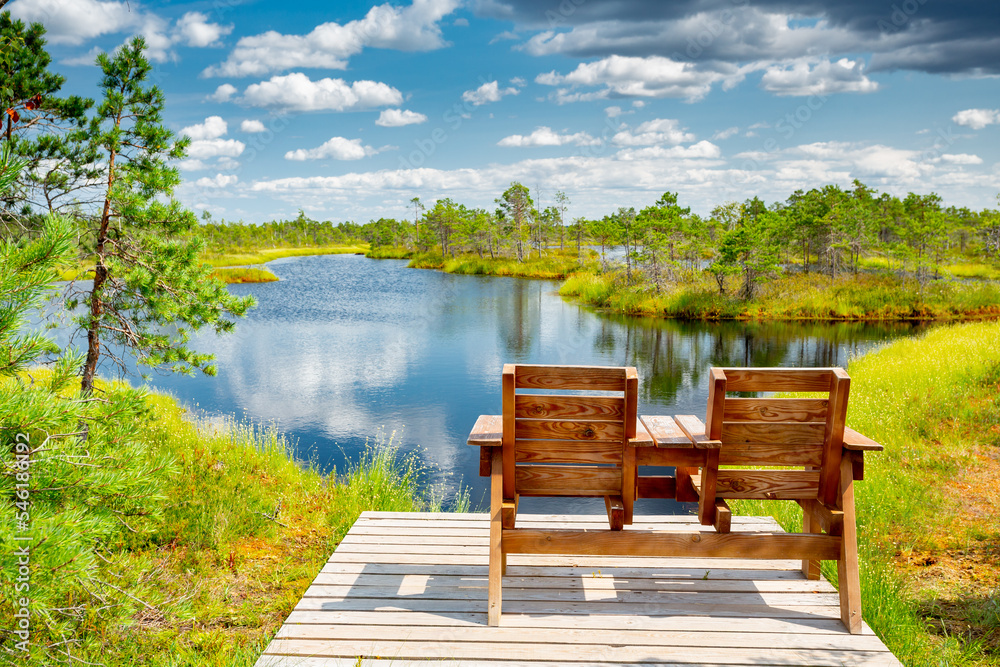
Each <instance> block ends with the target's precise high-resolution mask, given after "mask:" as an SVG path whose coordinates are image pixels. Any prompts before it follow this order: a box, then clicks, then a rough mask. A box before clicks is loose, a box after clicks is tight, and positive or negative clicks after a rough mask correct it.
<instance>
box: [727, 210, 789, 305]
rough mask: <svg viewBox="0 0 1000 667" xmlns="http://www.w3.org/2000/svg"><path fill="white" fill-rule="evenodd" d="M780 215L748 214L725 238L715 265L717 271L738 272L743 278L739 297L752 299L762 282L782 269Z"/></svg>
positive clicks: (762, 212) (764, 212)
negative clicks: (780, 263)
mask: <svg viewBox="0 0 1000 667" xmlns="http://www.w3.org/2000/svg"><path fill="white" fill-rule="evenodd" d="M780 225H781V217H780V216H779V215H778V214H776V213H772V212H770V211H760V212H759V213H758V214H757V215H746V216H744V219H743V220H742V221H741V222H740V223H739V224H737V226H736V227H735V228H734V229H731V230H729V231H728V232H726V233H725V235H724V236H723V237H722V243H721V244H720V245H719V257H718V259H716V264H717V265H718V266H719V268H718V269H716V271H717V272H718V273H723V272H725V273H729V272H732V273H736V274H738V275H739V276H740V277H741V278H742V280H743V284H742V286H741V287H740V291H739V298H740V299H742V300H743V301H751V300H752V299H753V298H754V297H755V296H756V295H757V293H758V291H759V289H760V286H761V284H762V283H764V282H767V281H768V280H771V279H772V278H774V277H775V276H776V275H777V274H778V273H779V272H780V267H779V266H778V251H779V238H780V237H779V233H780V228H781V227H780Z"/></svg>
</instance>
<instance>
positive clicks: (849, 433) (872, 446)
mask: <svg viewBox="0 0 1000 667" xmlns="http://www.w3.org/2000/svg"><path fill="white" fill-rule="evenodd" d="M844 449H850V450H852V451H861V452H881V451H882V450H883V449H885V447H883V446H882V445H880V444H878V443H877V442H875V441H874V440H872V439H871V438H869V437H867V436H864V435H861V434H860V433H858V432H857V431H855V430H854V429H853V428H851V427H849V426H845V427H844Z"/></svg>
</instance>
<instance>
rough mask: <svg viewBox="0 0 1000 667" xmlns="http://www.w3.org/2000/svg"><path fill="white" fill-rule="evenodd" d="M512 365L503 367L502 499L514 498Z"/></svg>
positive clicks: (501, 389)
mask: <svg viewBox="0 0 1000 667" xmlns="http://www.w3.org/2000/svg"><path fill="white" fill-rule="evenodd" d="M514 369H515V366H514V364H504V365H503V375H502V376H501V388H500V393H501V398H502V403H503V408H502V411H503V497H504V498H513V497H514V467H515V461H514V438H515V436H514V421H515V417H514V396H515V394H514Z"/></svg>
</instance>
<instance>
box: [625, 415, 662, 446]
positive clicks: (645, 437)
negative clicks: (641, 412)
mask: <svg viewBox="0 0 1000 667" xmlns="http://www.w3.org/2000/svg"><path fill="white" fill-rule="evenodd" d="M628 444H629V445H631V446H632V447H653V446H654V445H655V444H656V442H655V441H654V440H653V436H652V435H651V434H650V432H649V430H648V429H647V428H646V425H645V424H644V423H643V421H642V418H640V417H636V420H635V437H634V438H629V441H628Z"/></svg>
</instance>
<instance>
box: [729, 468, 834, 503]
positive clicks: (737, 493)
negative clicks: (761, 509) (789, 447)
mask: <svg viewBox="0 0 1000 667" xmlns="http://www.w3.org/2000/svg"><path fill="white" fill-rule="evenodd" d="M818 488H819V472H816V471H812V470H720V471H719V476H718V480H717V482H716V489H717V493H716V495H717V496H718V497H719V498H759V499H775V498H777V499H790V500H797V499H800V498H801V499H808V498H815V497H816V493H817V489H818Z"/></svg>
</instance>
